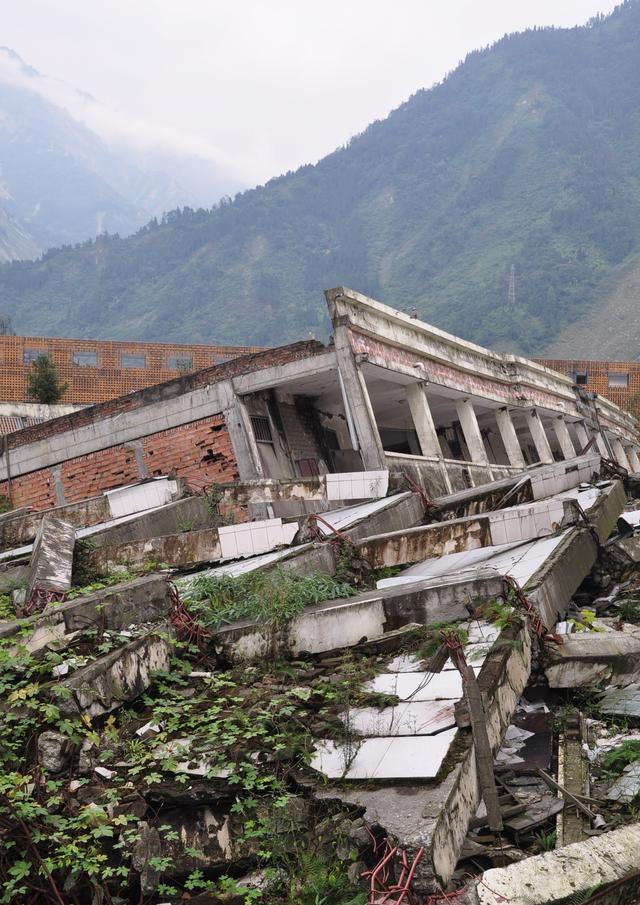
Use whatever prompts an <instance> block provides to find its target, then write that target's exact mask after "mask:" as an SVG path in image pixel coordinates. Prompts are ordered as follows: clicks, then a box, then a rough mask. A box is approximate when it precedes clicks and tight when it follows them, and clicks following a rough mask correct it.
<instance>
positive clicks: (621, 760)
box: [602, 739, 640, 776]
mask: <svg viewBox="0 0 640 905" xmlns="http://www.w3.org/2000/svg"><path fill="white" fill-rule="evenodd" d="M637 760H640V741H638V740H636V739H627V740H626V741H624V742H623V743H622V744H621V745H618V747H617V748H613V750H612V751H609V752H608V753H607V755H606V756H605V758H604V760H603V761H602V766H603V767H604V769H605V770H606V771H607V772H608V773H611V774H613V775H614V776H619V775H620V773H622V771H623V770H624V768H625V767H627V766H628V765H629V764H633V763H635V762H636V761H637Z"/></svg>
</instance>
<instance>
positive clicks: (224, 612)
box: [183, 569, 356, 629]
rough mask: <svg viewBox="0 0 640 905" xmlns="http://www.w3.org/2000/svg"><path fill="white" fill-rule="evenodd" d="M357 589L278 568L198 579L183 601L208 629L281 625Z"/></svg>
mask: <svg viewBox="0 0 640 905" xmlns="http://www.w3.org/2000/svg"><path fill="white" fill-rule="evenodd" d="M355 593H356V591H355V589H354V588H353V587H352V586H351V585H349V584H347V583H346V582H341V581H337V580H336V579H335V578H332V577H331V576H330V575H325V574H323V573H320V572H318V573H316V574H315V575H308V576H300V575H294V574H293V573H290V572H286V571H284V570H283V569H275V570H273V571H270V572H262V571H255V572H248V573H246V574H245V575H239V576H237V577H235V578H232V577H231V576H228V575H220V576H206V577H202V578H196V580H195V581H194V582H193V584H192V585H191V587H190V588H189V590H188V591H186V592H184V594H183V598H184V601H185V603H186V604H187V606H188V608H189V610H190V611H191V612H192V613H193V614H194V615H195V616H197V618H198V619H199V620H200V621H201V622H202V623H203V624H204V625H206V626H207V627H208V628H213V629H215V628H218V627H219V626H221V625H223V624H224V623H229V622H234V621H236V620H238V619H255V620H257V621H259V622H266V623H268V624H270V625H280V624H282V623H284V622H287V621H288V620H290V619H293V618H294V617H295V616H297V615H299V614H300V613H301V612H302V611H303V610H304V608H305V607H307V606H310V605H311V604H314V603H322V602H323V601H325V600H335V599H336V598H338V597H351V596H353V595H354V594H355Z"/></svg>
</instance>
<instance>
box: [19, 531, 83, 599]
mask: <svg viewBox="0 0 640 905" xmlns="http://www.w3.org/2000/svg"><path fill="white" fill-rule="evenodd" d="M74 546H75V529H74V527H73V525H70V524H69V523H68V522H63V521H62V520H61V519H56V518H52V517H51V516H45V518H43V519H42V522H41V523H40V527H39V529H38V534H37V536H36V540H35V543H34V545H33V552H32V554H31V560H30V562H29V571H28V573H27V593H26V600H27V601H30V600H31V598H32V595H33V594H34V593H35V592H37V591H57V592H64V591H68V590H69V589H70V587H71V571H72V569H73V549H74Z"/></svg>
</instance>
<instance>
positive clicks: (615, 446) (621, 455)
mask: <svg viewBox="0 0 640 905" xmlns="http://www.w3.org/2000/svg"><path fill="white" fill-rule="evenodd" d="M609 442H610V443H611V449H612V450H613V454H614V456H615V457H616V462H617V463H618V465H621V466H622V468H626V469H627V471H631V467H630V465H629V460H628V459H627V455H626V453H625V451H624V446H623V445H622V443H621V442H620V440H619V439H618V437H610V438H609Z"/></svg>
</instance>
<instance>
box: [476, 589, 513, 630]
mask: <svg viewBox="0 0 640 905" xmlns="http://www.w3.org/2000/svg"><path fill="white" fill-rule="evenodd" d="M511 596H512V595H511V594H508V595H507V600H506V601H503V600H488V601H487V602H486V603H482V604H480V606H479V607H478V608H477V609H476V611H475V616H476V618H478V619H486V620H487V622H492V623H493V624H494V625H495V626H497V628H499V629H500V631H502V630H503V629H505V628H506V627H507V626H508V625H511V623H512V622H513V618H514V612H513V607H512V606H511V605H510V603H509V600H510V599H511Z"/></svg>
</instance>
